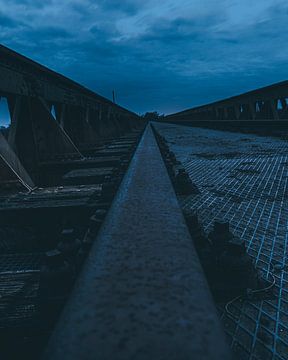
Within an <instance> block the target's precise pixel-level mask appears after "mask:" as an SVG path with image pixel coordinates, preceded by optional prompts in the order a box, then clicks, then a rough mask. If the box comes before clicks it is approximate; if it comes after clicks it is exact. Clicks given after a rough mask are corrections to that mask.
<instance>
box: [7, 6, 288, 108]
mask: <svg viewBox="0 0 288 360" xmlns="http://www.w3.org/2000/svg"><path fill="white" fill-rule="evenodd" d="M0 5H1V7H0V8H1V11H2V12H1V13H0V26H1V29H4V30H3V31H1V32H0V41H1V42H2V43H4V45H7V46H10V47H12V48H13V49H15V50H16V51H19V52H22V53H24V54H25V55H27V56H30V57H32V58H34V59H35V60H36V61H40V62H41V63H43V64H44V65H47V66H49V67H51V68H53V69H55V70H56V71H59V72H62V73H64V74H65V75H67V76H70V77H72V78H73V79H75V80H76V81H78V82H81V83H83V84H84V85H85V86H88V87H90V88H92V89H94V90H95V91H97V92H100V93H101V94H103V95H104V96H108V97H111V93H112V89H115V90H116V95H117V99H118V101H119V102H120V103H121V104H122V105H124V106H127V107H129V108H131V109H132V110H135V111H138V112H144V111H146V110H159V111H161V112H172V111H176V110H181V109H183V108H188V107H191V106H194V105H198V104H200V103H205V102H208V101H213V100H216V99H219V98H221V97H226V96H231V95H234V94H237V93H240V92H242V91H247V90H250V89H252V88H256V87H258V86H264V85H266V84H269V83H271V82H276V81H280V80H284V79H286V78H287V75H288V67H287V60H288V49H287V47H286V46H285V44H286V43H287V35H286V24H287V17H288V15H287V6H288V5H287V4H286V2H284V1H282V0H274V1H273V0H262V1H261V2H260V1H259V2H251V1H250V0H242V1H240V0H235V1H229V2H227V1H226V0H218V1H216V0H202V1H200V0H190V1H188V0H187V1H186V0H181V1H179V2H177V3H176V2H175V1H172V0H166V1H165V2H161V3H160V1H155V0H146V1H145V2H143V1H140V0H139V1H138V0H133V1H132V0H130V1H129V0H123V1H117V0H99V1H92V0H62V1H61V2H59V1H56V0H50V1H45V2H44V1H36V0H33V1H32V0H31V1H30V0H25V1H20V0H19V1H16V0H13V1H9V4H7V1H4V0H0ZM1 16H2V17H3V20H2V17H1ZM5 24H6V25H5Z"/></svg>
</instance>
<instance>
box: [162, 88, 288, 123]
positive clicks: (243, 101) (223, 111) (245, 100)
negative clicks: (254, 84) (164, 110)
mask: <svg viewBox="0 0 288 360" xmlns="http://www.w3.org/2000/svg"><path fill="white" fill-rule="evenodd" d="M210 119H211V120H257V119H261V120H263V119H265V120H269V119H273V120H276V121H277V120H281V119H288V81H283V82H280V83H276V84H273V85H270V86H266V87H263V88H260V89H257V90H253V91H249V92H246V93H244V94H241V95H238V96H233V97H230V98H227V99H224V100H220V101H216V102H213V103H210V104H207V105H202V106H198V107H194V108H192V109H188V110H184V111H181V112H178V113H175V114H171V115H169V116H166V117H165V121H174V120H210Z"/></svg>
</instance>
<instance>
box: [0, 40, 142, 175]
mask: <svg viewBox="0 0 288 360" xmlns="http://www.w3.org/2000/svg"><path fill="white" fill-rule="evenodd" d="M0 79H1V81H0V99H1V97H4V98H6V100H7V104H8V108H9V113H10V119H11V124H10V126H9V130H8V131H7V132H6V140H7V142H8V145H9V147H10V152H11V153H13V158H15V156H16V157H18V160H19V164H21V166H22V165H23V168H24V169H25V170H26V171H27V172H28V173H29V174H30V175H31V177H32V179H33V178H34V179H35V178H36V177H37V176H35V173H37V166H38V164H39V163H41V162H43V161H44V162H45V161H46V160H49V159H51V158H52V159H53V157H56V156H57V157H58V158H59V155H60V156H61V155H65V156H66V157H67V155H68V156H69V155H71V157H72V158H74V159H81V158H83V156H82V154H81V148H83V147H85V146H88V145H89V144H94V145H95V143H97V142H99V141H101V140H103V139H105V138H109V137H114V136H120V135H122V134H124V133H126V132H128V131H130V130H132V129H133V128H135V127H137V126H138V125H141V123H143V120H142V119H141V118H140V117H139V116H138V115H137V114H135V113H133V112H131V111H128V110H126V109H125V108H123V107H121V106H119V105H117V104H115V103H113V102H112V101H110V100H108V99H106V98H104V97H102V96H100V95H98V94H96V93H94V92H93V91H90V90H88V89H86V88H85V87H83V86H81V85H79V84H77V83H76V82H74V81H72V80H70V79H68V78H66V77H65V76H62V75H60V74H58V73H56V72H54V71H52V70H50V69H48V68H46V67H44V66H42V65H40V64H38V63H36V62H34V61H33V60H30V59H28V58H26V57H24V56H22V55H20V54H18V53H16V52H14V51H12V50H10V49H8V48H6V47H4V46H2V45H0ZM7 133H8V135H7ZM1 139H2V140H1V141H3V142H5V138H4V137H2V138H1ZM7 148H8V146H7V144H5V149H6V150H7ZM6 153H7V152H6ZM6 153H5V154H1V153H0V156H1V157H2V158H4V160H5V161H4V162H5V163H7V162H8V163H9V159H7V156H6V155H7V154H6ZM2 155H3V156H2ZM10 165H11V164H10ZM4 167H5V166H4V165H3V166H2V168H3V169H4ZM11 167H12V165H11ZM13 171H14V169H13ZM3 174H4V171H2V172H0V180H3V179H2V178H3V176H4V175H3Z"/></svg>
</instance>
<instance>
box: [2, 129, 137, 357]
mask: <svg viewBox="0 0 288 360" xmlns="http://www.w3.org/2000/svg"><path fill="white" fill-rule="evenodd" d="M142 131H143V130H142V129H139V130H135V131H131V132H130V133H127V134H126V135H124V136H119V137H114V138H110V139H106V140H105V141H103V142H101V143H98V144H95V146H94V147H91V146H89V147H88V148H86V149H85V147H82V149H81V150H82V151H83V154H87V157H85V158H83V159H81V160H78V159H73V158H71V157H70V158H69V157H68V156H65V157H60V156H58V157H57V158H54V159H49V161H47V162H45V163H42V164H41V167H43V170H41V172H42V174H45V176H43V179H44V180H45V184H44V183H42V184H41V186H38V187H35V188H34V189H33V190H30V191H27V190H25V189H22V191H17V192H15V191H12V190H11V189H10V192H9V193H7V191H2V193H0V196H1V202H0V235H1V236H0V332H1V346H0V349H1V350H0V357H1V359H14V358H20V357H21V355H22V354H25V357H26V358H29V359H33V358H35V359H37V358H39V356H40V353H41V351H42V350H43V346H44V344H45V342H46V341H47V339H48V337H49V336H50V334H51V331H52V328H53V326H54V324H55V321H56V319H57V317H58V315H59V312H60V311H61V308H62V306H63V304H64V303H65V301H66V299H67V297H68V296H69V293H70V290H71V289H72V287H73V283H74V281H75V279H76V278H77V275H78V273H79V272H80V270H81V267H82V264H83V262H84V261H85V258H86V255H87V253H88V252H89V249H90V247H91V245H92V244H93V240H94V239H95V237H96V235H97V232H98V230H99V228H100V226H101V223H102V222H103V220H104V218H105V216H106V213H107V211H108V210H109V208H110V206H111V203H112V201H113V197H114V195H115V193H116V191H117V189H118V187H119V184H120V183H121V181H122V178H123V176H124V174H125V172H126V170H127V167H128V166H129V162H130V160H131V157H132V156H133V153H134V151H135V148H136V147H137V144H138V142H139V140H140V138H141V133H142Z"/></svg>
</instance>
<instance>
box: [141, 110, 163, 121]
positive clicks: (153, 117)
mask: <svg viewBox="0 0 288 360" xmlns="http://www.w3.org/2000/svg"><path fill="white" fill-rule="evenodd" d="M142 117H143V118H144V119H145V120H147V121H161V120H163V119H164V115H163V114H162V115H160V114H159V113H158V112H157V111H152V112H146V114H144V115H142Z"/></svg>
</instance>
